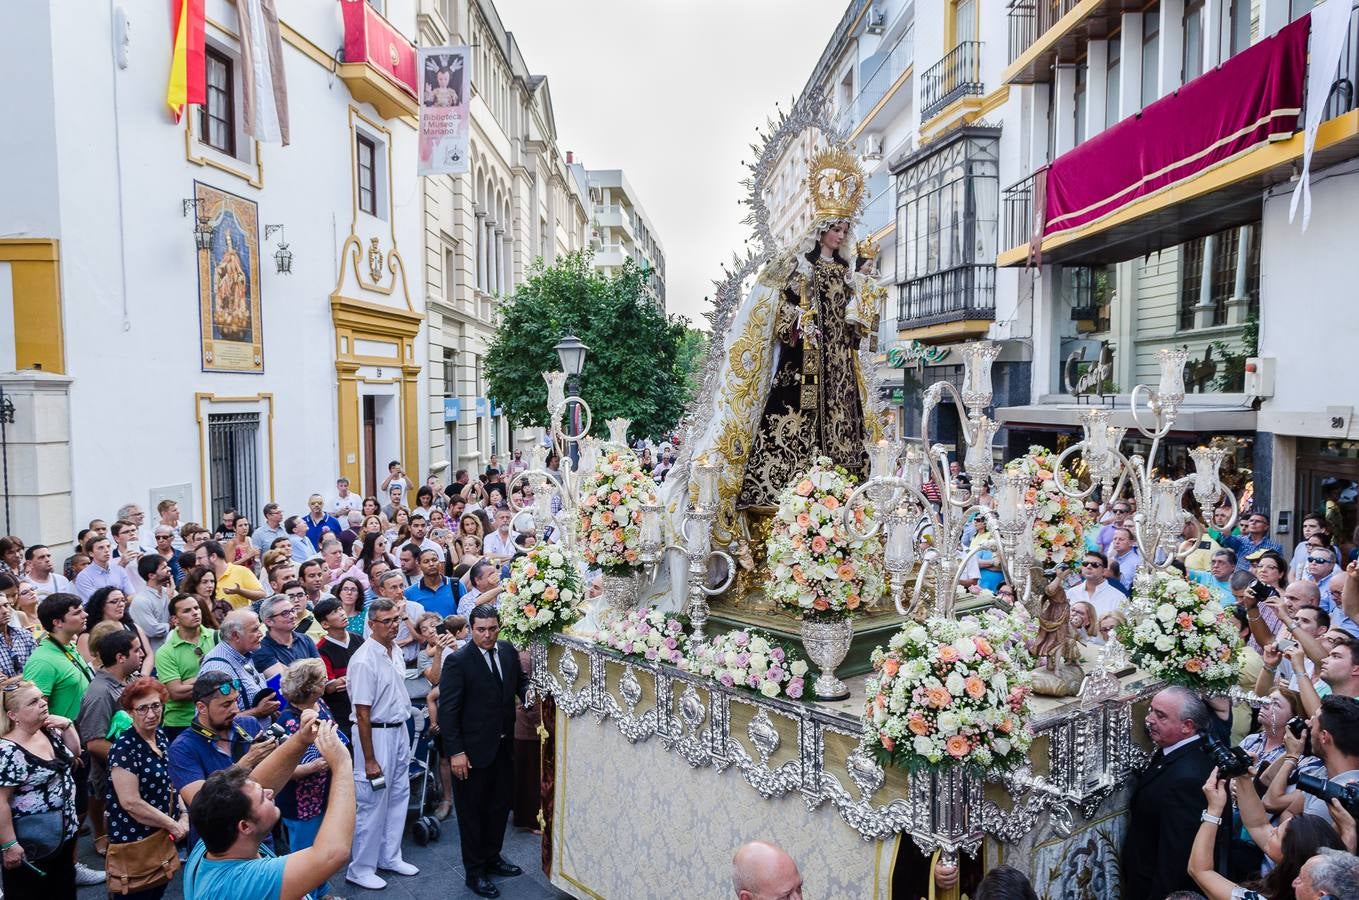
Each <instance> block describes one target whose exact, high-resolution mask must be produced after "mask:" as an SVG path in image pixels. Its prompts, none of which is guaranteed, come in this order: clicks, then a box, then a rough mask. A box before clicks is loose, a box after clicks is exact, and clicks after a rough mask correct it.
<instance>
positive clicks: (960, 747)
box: [944, 734, 972, 759]
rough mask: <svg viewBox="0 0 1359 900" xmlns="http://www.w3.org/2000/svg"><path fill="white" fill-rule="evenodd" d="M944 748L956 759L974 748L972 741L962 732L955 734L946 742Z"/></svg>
mask: <svg viewBox="0 0 1359 900" xmlns="http://www.w3.org/2000/svg"><path fill="white" fill-rule="evenodd" d="M944 749H945V750H947V751H948V755H949V756H951V757H953V758H954V759H962V758H963V757H964V756H967V754H968V753H969V752H970V751H971V750H972V742H971V741H969V740H968V739H967V738H965V737H963V736H962V735H961V734H955V735H954V736H953V737H951V738H949V739H948V741H947V742H946V743H945V744H944Z"/></svg>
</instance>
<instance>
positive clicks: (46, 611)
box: [24, 593, 94, 722]
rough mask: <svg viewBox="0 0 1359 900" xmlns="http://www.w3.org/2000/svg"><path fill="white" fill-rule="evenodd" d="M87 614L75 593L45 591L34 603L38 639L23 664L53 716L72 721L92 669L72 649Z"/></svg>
mask: <svg viewBox="0 0 1359 900" xmlns="http://www.w3.org/2000/svg"><path fill="white" fill-rule="evenodd" d="M87 617H88V614H87V613H86V612H85V607H84V605H83V604H82V603H81V602H80V598H79V597H77V596H76V595H75V594H63V593H58V594H49V595H48V596H47V598H46V599H45V600H43V601H42V603H40V604H38V621H39V622H40V623H42V628H43V631H44V632H46V633H45V634H44V635H43V636H42V640H40V641H38V646H37V647H35V648H34V649H33V653H32V655H31V656H29V657H28V662H27V663H25V664H24V678H25V679H26V680H28V681H31V682H33V684H35V685H37V688H38V690H40V691H42V693H43V696H44V697H46V698H47V706H48V710H49V711H50V712H51V713H52V715H54V716H61V717H63V718H66V719H70V720H71V721H73V722H74V721H75V719H76V716H78V715H80V701H81V699H82V698H83V697H84V696H85V689H86V688H87V687H89V686H90V681H91V680H93V678H94V669H92V668H91V667H90V664H89V663H88V662H86V661H85V658H84V657H83V656H81V655H80V651H79V650H77V649H76V638H77V637H79V636H80V635H81V634H82V633H83V632H84V631H85V620H86V618H87Z"/></svg>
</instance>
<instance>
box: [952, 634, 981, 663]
mask: <svg viewBox="0 0 1359 900" xmlns="http://www.w3.org/2000/svg"><path fill="white" fill-rule="evenodd" d="M953 649H954V650H955V651H957V653H958V658H959V659H963V660H968V659H972V658H973V657H974V656H976V655H977V645H976V643H975V642H974V641H973V640H972V638H970V637H960V638H958V639H957V640H956V641H954V642H953Z"/></svg>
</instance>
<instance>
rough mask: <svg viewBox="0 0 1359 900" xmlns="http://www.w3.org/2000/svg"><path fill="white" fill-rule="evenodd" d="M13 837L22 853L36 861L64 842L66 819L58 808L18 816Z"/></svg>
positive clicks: (55, 850) (49, 854)
mask: <svg viewBox="0 0 1359 900" xmlns="http://www.w3.org/2000/svg"><path fill="white" fill-rule="evenodd" d="M14 839H15V840H17V841H18V842H19V846H20V847H23V848H24V855H25V856H27V857H28V858H29V859H30V860H33V861H34V862H38V861H40V860H44V859H47V858H48V857H50V856H52V854H54V853H56V852H57V850H58V849H60V847H61V845H62V844H63V843H65V842H66V821H65V818H64V817H63V815H62V811H61V810H59V809H53V810H48V811H47V812H40V813H33V814H32V815H27V816H19V817H17V818H16V819H15V820H14Z"/></svg>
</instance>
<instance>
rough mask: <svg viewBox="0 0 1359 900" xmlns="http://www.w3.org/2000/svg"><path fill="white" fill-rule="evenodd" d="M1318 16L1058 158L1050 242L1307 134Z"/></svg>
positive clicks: (1051, 175) (1051, 177)
mask: <svg viewBox="0 0 1359 900" xmlns="http://www.w3.org/2000/svg"><path fill="white" fill-rule="evenodd" d="M1310 24H1311V16H1310V15H1308V16H1303V17H1302V18H1301V19H1299V20H1298V21H1296V22H1293V23H1292V24H1290V25H1287V26H1285V27H1284V28H1282V29H1280V30H1279V32H1278V33H1277V34H1274V35H1272V36H1270V37H1267V38H1265V39H1264V40H1262V41H1260V42H1259V43H1258V44H1256V45H1255V46H1253V47H1250V48H1249V49H1247V50H1244V51H1242V52H1241V53H1238V54H1237V55H1236V56H1233V57H1232V58H1231V59H1229V60H1227V61H1226V62H1224V63H1223V64H1222V65H1220V66H1218V67H1217V68H1216V69H1214V70H1212V71H1211V72H1205V73H1204V74H1203V75H1201V76H1199V77H1198V78H1195V79H1194V80H1193V81H1191V82H1189V83H1188V84H1186V85H1184V86H1182V87H1181V88H1180V89H1179V90H1177V91H1175V92H1174V93H1172V94H1169V95H1167V96H1165V97H1162V98H1161V99H1160V100H1157V101H1156V102H1155V103H1153V104H1151V105H1150V106H1148V107H1147V108H1146V109H1144V110H1142V112H1141V113H1140V114H1137V115H1134V116H1130V117H1128V118H1127V119H1124V120H1123V121H1122V122H1119V123H1118V124H1117V125H1115V126H1113V127H1112V128H1109V129H1107V130H1105V131H1104V132H1102V133H1100V134H1098V135H1096V136H1095V137H1093V138H1091V139H1090V140H1088V141H1086V142H1085V143H1083V144H1081V145H1080V146H1079V147H1076V148H1075V149H1074V150H1071V151H1070V152H1068V153H1064V154H1062V155H1061V156H1059V157H1057V159H1055V160H1053V162H1052V165H1051V167H1050V169H1049V171H1048V176H1047V197H1046V202H1045V203H1044V207H1043V209H1044V217H1045V220H1044V224H1043V235H1044V236H1045V237H1051V236H1053V235H1057V234H1061V233H1063V232H1066V231H1070V230H1072V229H1075V228H1080V227H1081V226H1084V225H1089V224H1091V223H1093V222H1098V221H1099V220H1101V219H1103V218H1106V217H1108V216H1110V215H1113V214H1114V213H1116V212H1118V210H1120V209H1122V208H1123V207H1125V206H1127V205H1128V204H1129V203H1132V202H1134V201H1136V200H1139V199H1141V198H1143V197H1147V196H1150V195H1152V194H1156V193H1158V192H1160V191H1163V190H1166V189H1168V188H1171V187H1173V186H1175V185H1176V184H1179V183H1180V182H1183V181H1185V180H1187V179H1189V178H1193V177H1194V176H1196V175H1198V174H1200V173H1202V172H1204V171H1206V170H1208V169H1211V168H1213V167H1215V166H1219V165H1221V164H1223V163H1225V162H1227V161H1229V160H1231V159H1233V158H1235V157H1237V156H1240V155H1241V154H1243V153H1246V152H1247V151H1249V150H1252V149H1254V148H1255V147H1258V146H1260V145H1262V144H1264V143H1266V142H1267V141H1268V140H1269V137H1270V135H1272V134H1292V133H1293V132H1294V131H1296V130H1297V127H1298V115H1299V112H1300V111H1301V108H1302V98H1303V97H1302V95H1303V84H1304V82H1305V80H1306V72H1307V35H1308V29H1309V27H1310Z"/></svg>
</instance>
